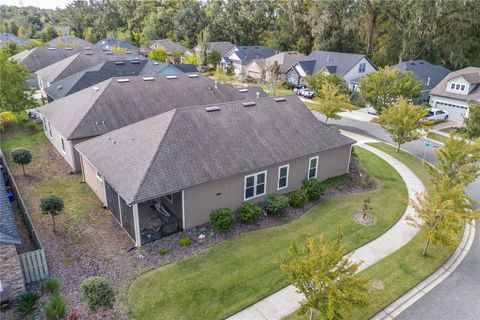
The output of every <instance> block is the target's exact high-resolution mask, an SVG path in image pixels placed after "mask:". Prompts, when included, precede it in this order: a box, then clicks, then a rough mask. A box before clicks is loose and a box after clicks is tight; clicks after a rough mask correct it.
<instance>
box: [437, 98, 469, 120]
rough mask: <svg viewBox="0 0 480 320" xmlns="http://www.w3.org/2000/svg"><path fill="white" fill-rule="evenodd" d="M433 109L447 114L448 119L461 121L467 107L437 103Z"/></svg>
mask: <svg viewBox="0 0 480 320" xmlns="http://www.w3.org/2000/svg"><path fill="white" fill-rule="evenodd" d="M435 108H438V109H442V110H445V111H447V112H448V117H449V118H450V119H453V120H460V121H463V117H465V115H466V114H467V107H463V106H458V105H455V104H450V103H442V102H437V103H436V104H435Z"/></svg>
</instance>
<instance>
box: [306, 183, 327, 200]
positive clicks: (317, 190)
mask: <svg viewBox="0 0 480 320" xmlns="http://www.w3.org/2000/svg"><path fill="white" fill-rule="evenodd" d="M302 188H303V189H304V190H305V191H307V197H308V200H309V201H312V200H317V199H320V197H321V196H322V195H323V191H324V187H323V183H322V182H320V181H319V180H317V179H310V180H303V186H302Z"/></svg>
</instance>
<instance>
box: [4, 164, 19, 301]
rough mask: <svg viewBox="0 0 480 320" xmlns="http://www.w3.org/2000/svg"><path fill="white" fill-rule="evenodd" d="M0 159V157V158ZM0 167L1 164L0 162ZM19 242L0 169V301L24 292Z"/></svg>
mask: <svg viewBox="0 0 480 320" xmlns="http://www.w3.org/2000/svg"><path fill="white" fill-rule="evenodd" d="M0 160H1V159H0ZM0 163H1V161H0ZM0 168H1V164H0ZM20 243H21V238H20V235H19V234H18V230H17V225H16V222H15V216H14V214H13V210H12V206H11V204H10V201H9V199H8V198H7V188H6V186H5V181H4V177H3V170H0V266H1V267H0V288H2V290H0V302H2V303H3V302H4V301H9V300H10V301H12V300H13V298H15V297H16V296H18V295H19V294H21V293H23V292H25V284H24V280H23V275H22V269H21V266H20V261H19V258H18V255H17V249H16V247H15V246H16V245H19V244H20Z"/></svg>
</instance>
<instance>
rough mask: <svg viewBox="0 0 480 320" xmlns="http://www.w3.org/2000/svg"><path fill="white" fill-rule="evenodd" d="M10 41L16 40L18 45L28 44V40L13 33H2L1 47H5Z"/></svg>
mask: <svg viewBox="0 0 480 320" xmlns="http://www.w3.org/2000/svg"><path fill="white" fill-rule="evenodd" d="M9 42H15V43H16V44H17V45H18V46H27V45H28V40H27V39H23V38H20V37H17V36H16V35H14V34H11V33H0V47H5V46H6V45H7V44H8V43H9Z"/></svg>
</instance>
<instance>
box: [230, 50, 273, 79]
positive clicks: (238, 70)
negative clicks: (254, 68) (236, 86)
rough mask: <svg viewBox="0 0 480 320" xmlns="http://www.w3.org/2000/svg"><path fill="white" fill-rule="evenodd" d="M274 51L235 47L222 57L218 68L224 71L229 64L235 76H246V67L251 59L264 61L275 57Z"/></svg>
mask: <svg viewBox="0 0 480 320" xmlns="http://www.w3.org/2000/svg"><path fill="white" fill-rule="evenodd" d="M275 54H276V52H275V50H270V49H268V48H265V47H264V46H235V47H234V48H233V49H232V50H230V52H229V53H227V55H226V56H224V57H222V59H221V61H220V66H221V67H222V68H224V69H226V68H227V66H228V65H229V64H230V63H231V64H233V69H234V71H235V74H237V75H239V74H246V72H247V65H248V64H249V63H250V61H252V60H253V59H265V58H268V57H271V56H273V55H275Z"/></svg>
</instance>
